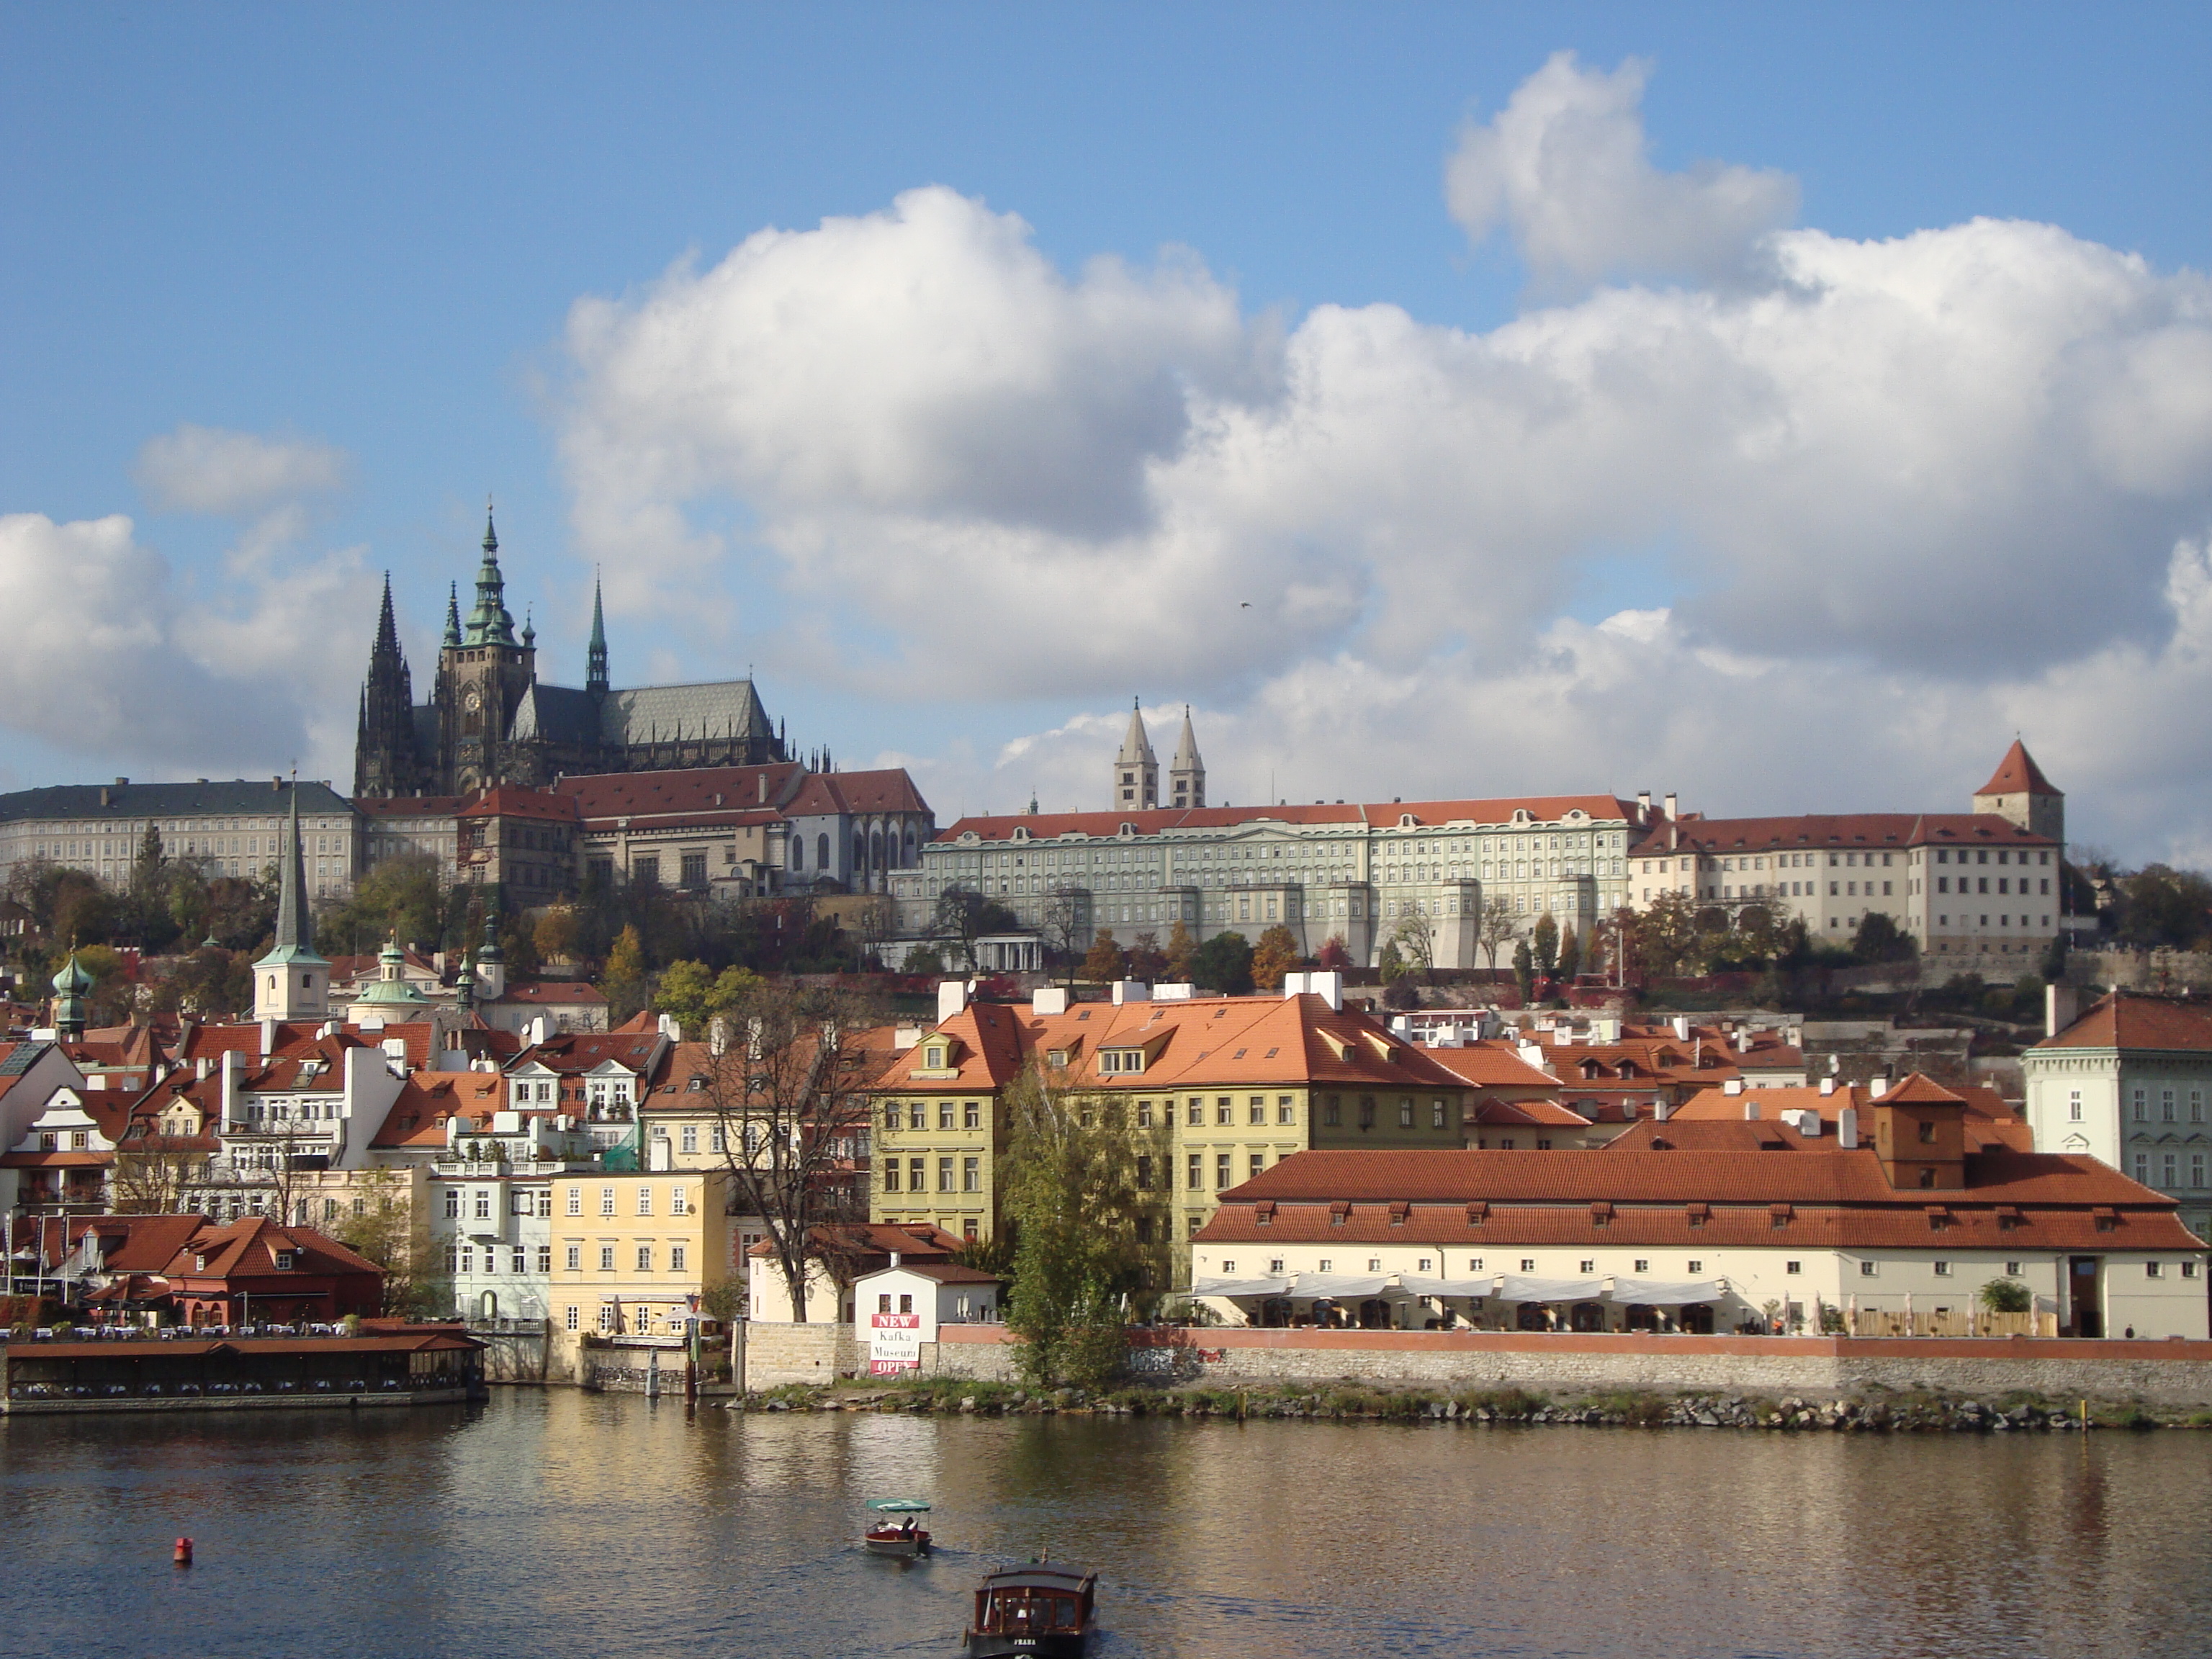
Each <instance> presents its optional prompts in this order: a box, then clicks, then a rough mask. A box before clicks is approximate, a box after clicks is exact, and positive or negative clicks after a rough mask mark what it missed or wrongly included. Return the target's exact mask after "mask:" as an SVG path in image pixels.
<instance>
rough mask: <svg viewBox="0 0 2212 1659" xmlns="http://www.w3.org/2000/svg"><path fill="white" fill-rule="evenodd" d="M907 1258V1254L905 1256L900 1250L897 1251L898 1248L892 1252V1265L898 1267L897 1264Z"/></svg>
mask: <svg viewBox="0 0 2212 1659" xmlns="http://www.w3.org/2000/svg"><path fill="white" fill-rule="evenodd" d="M905 1259H906V1258H905V1256H904V1255H902V1253H901V1252H899V1251H897V1250H893V1251H892V1252H891V1266H892V1267H897V1266H898V1264H899V1263H900V1262H902V1261H904V1260H905Z"/></svg>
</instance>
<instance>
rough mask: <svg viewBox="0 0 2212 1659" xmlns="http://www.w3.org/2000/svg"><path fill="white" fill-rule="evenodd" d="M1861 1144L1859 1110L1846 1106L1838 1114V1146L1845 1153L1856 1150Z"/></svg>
mask: <svg viewBox="0 0 2212 1659" xmlns="http://www.w3.org/2000/svg"><path fill="white" fill-rule="evenodd" d="M1858 1144H1859V1109H1858V1108H1857V1107H1856V1106H1846V1107H1844V1109H1842V1110H1840V1111H1838V1113H1837V1114H1836V1145H1837V1146H1840V1147H1842V1148H1843V1149H1844V1151H1845V1152H1852V1151H1855V1150H1857V1146H1858Z"/></svg>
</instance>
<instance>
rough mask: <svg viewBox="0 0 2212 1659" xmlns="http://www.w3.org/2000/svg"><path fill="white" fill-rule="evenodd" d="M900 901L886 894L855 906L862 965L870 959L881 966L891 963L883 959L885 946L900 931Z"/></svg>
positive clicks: (854, 927)
mask: <svg viewBox="0 0 2212 1659" xmlns="http://www.w3.org/2000/svg"><path fill="white" fill-rule="evenodd" d="M898 919H899V913H898V901H897V900H896V899H895V898H892V897H890V896H888V895H886V894H880V893H879V894H878V895H876V896H874V897H872V898H870V899H868V900H867V901H866V902H864V903H861V904H859V905H856V906H854V911H853V933H854V937H855V938H857V939H859V940H860V957H861V963H862V966H864V967H865V966H866V963H867V962H868V961H869V960H870V959H872V960H873V961H874V962H875V963H876V965H877V966H878V967H879V968H880V967H885V966H888V965H889V964H888V963H885V962H884V959H883V947H884V945H885V944H886V943H887V942H889V940H890V938H891V936H892V935H893V934H894V933H897V932H898Z"/></svg>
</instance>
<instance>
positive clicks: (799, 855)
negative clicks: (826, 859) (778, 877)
mask: <svg viewBox="0 0 2212 1659" xmlns="http://www.w3.org/2000/svg"><path fill="white" fill-rule="evenodd" d="M791 867H792V868H793V870H795V871H796V870H804V869H805V867H806V837H805V836H793V837H792V838H791Z"/></svg>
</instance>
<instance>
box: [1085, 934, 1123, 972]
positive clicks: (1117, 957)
mask: <svg viewBox="0 0 2212 1659" xmlns="http://www.w3.org/2000/svg"><path fill="white" fill-rule="evenodd" d="M1123 965H1124V964H1123V961H1122V957H1121V946H1120V945H1116V944H1115V942H1114V933H1113V930H1112V929H1111V928H1109V927H1101V928H1100V929H1099V930H1098V937H1097V938H1096V939H1092V940H1091V949H1090V951H1089V952H1088V953H1087V954H1086V955H1085V957H1084V958H1083V977H1084V978H1085V979H1086V980H1088V981H1090V982H1091V984H1093V985H1105V984H1108V983H1110V982H1111V981H1115V980H1117V979H1120V978H1121V970H1122V967H1123Z"/></svg>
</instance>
